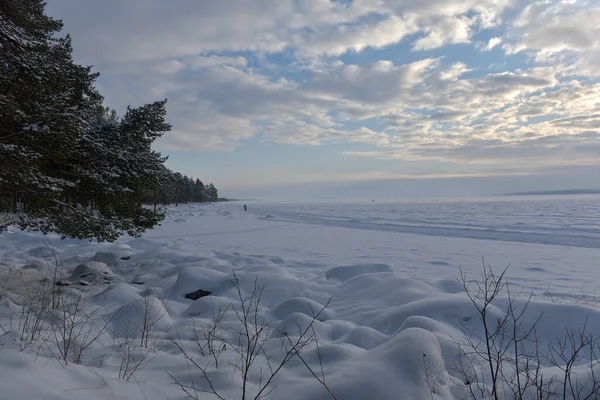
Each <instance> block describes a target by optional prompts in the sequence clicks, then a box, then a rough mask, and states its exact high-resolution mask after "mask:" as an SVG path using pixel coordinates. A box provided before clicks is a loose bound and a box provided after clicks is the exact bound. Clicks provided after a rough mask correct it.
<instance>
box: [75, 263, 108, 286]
mask: <svg viewBox="0 0 600 400" xmlns="http://www.w3.org/2000/svg"><path fill="white" fill-rule="evenodd" d="M113 278H115V274H113V272H112V271H111V270H110V268H108V265H106V264H105V263H103V262H99V261H88V262H86V263H85V264H80V265H78V266H77V267H76V268H75V270H74V271H73V273H72V274H71V276H70V277H69V280H70V281H80V280H83V281H85V282H88V283H91V282H94V283H101V282H102V281H106V282H108V281H110V280H111V279H113Z"/></svg>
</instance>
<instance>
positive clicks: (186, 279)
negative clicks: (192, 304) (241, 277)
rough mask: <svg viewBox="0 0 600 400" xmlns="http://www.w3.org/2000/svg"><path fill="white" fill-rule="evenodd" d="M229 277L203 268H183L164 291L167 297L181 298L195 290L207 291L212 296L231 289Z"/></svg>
mask: <svg viewBox="0 0 600 400" xmlns="http://www.w3.org/2000/svg"><path fill="white" fill-rule="evenodd" d="M232 286H233V285H232V283H231V275H230V274H226V273H224V272H220V271H216V270H214V269H210V268H204V267H185V268H183V269H182V270H181V271H180V272H179V274H178V275H177V281H176V282H175V284H174V285H173V286H171V287H170V288H169V289H167V290H166V292H165V294H166V295H167V296H168V297H175V298H183V297H184V296H185V295H186V294H188V293H191V292H195V291H197V290H200V289H202V290H207V291H209V292H211V293H212V294H216V293H220V292H221V291H223V289H229V288H230V287H232Z"/></svg>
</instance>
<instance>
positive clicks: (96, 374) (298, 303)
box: [0, 203, 600, 400]
mask: <svg viewBox="0 0 600 400" xmlns="http://www.w3.org/2000/svg"><path fill="white" fill-rule="evenodd" d="M311 207H312V208H311ZM344 207H349V206H347V205H346V206H341V205H338V206H330V205H312V206H309V205H304V206H299V205H291V204H287V205H267V204H250V209H249V211H248V212H244V211H243V209H242V207H241V204H236V203H230V204H224V205H223V204H217V205H210V206H201V205H186V206H181V207H178V208H173V209H171V210H170V211H169V213H168V217H167V219H166V221H165V222H164V223H163V225H162V226H161V227H159V228H157V229H155V230H154V231H151V232H148V233H147V234H146V235H144V237H142V238H139V239H131V238H122V239H120V240H119V241H118V242H117V243H115V244H106V243H104V244H98V243H91V242H86V241H78V240H69V239H67V240H64V241H60V240H58V239H57V238H56V237H54V236H50V237H49V238H48V239H47V238H44V237H43V236H41V235H38V234H30V233H24V232H20V231H17V230H12V231H9V232H7V233H3V234H2V235H0V282H1V283H0V293H2V298H1V300H0V301H1V303H0V346H1V347H2V349H1V350H0V398H2V399H3V398H7V399H17V398H31V399H34V398H35V399H38V398H39V399H81V398H97V399H125V398H128V399H177V398H182V399H183V398H186V393H185V392H184V391H183V390H182V389H181V387H180V386H178V385H177V384H174V380H177V381H178V382H180V383H182V384H184V385H186V386H188V388H187V390H188V391H193V389H191V388H190V387H192V386H194V387H196V389H198V390H211V389H210V386H209V385H208V382H207V381H206V379H204V377H203V376H202V374H201V372H200V371H199V370H198V369H197V368H195V367H194V366H193V362H192V361H190V360H188V361H187V362H186V359H185V358H184V356H183V354H182V352H181V350H182V349H183V350H184V351H186V353H187V354H188V356H190V358H193V360H194V361H195V362H197V363H199V365H200V366H201V367H203V368H204V367H205V366H207V367H208V369H207V370H206V371H207V377H208V378H209V379H210V381H211V383H212V385H213V388H214V389H215V391H216V392H218V393H219V394H220V395H221V396H222V397H223V398H227V399H236V398H241V391H242V384H241V382H242V380H243V379H242V375H241V374H240V371H239V370H236V368H235V367H234V366H235V365H239V362H238V361H239V355H238V353H237V352H236V344H237V341H238V339H239V338H240V335H239V328H240V324H239V319H238V315H239V313H240V310H241V308H240V299H239V294H240V293H241V294H242V298H243V299H244V300H245V299H248V298H249V297H250V296H251V294H252V293H253V290H254V289H255V288H256V285H258V287H259V288H261V287H263V286H261V285H264V289H263V290H262V298H261V302H260V303H261V304H260V305H261V308H260V310H259V311H258V313H257V314H258V315H259V317H260V318H258V319H257V320H253V321H258V322H259V325H260V322H261V321H263V322H262V323H263V324H264V325H265V326H268V328H269V330H268V332H267V331H265V332H266V333H267V334H266V335H265V338H266V339H265V343H264V347H262V348H261V349H260V352H259V353H260V354H258V356H257V357H256V361H255V364H254V365H253V367H252V369H251V372H250V373H249V376H248V387H247V390H248V393H250V394H256V393H258V391H259V390H260V387H261V385H264V384H265V377H267V376H268V375H269V373H270V370H269V366H268V364H267V358H268V359H270V360H271V362H272V365H275V366H276V365H278V363H279V362H280V361H281V359H282V357H284V356H285V346H284V347H283V348H284V350H282V344H281V343H282V340H283V341H284V342H285V340H286V335H288V336H287V337H288V338H294V337H297V335H298V332H302V331H303V329H304V328H305V327H308V326H311V329H310V331H309V332H308V333H309V335H308V336H311V337H312V335H314V336H315V337H317V338H318V344H319V346H316V343H314V342H311V343H309V344H307V346H306V347H305V348H304V349H303V352H302V358H299V357H293V358H292V359H291V360H290V361H289V362H288V363H287V364H285V365H284V367H283V368H282V369H281V371H280V372H279V373H278V374H277V375H276V377H275V379H274V381H273V383H274V385H272V386H269V387H270V389H271V388H275V389H274V390H273V391H272V392H271V393H270V394H269V396H268V398H272V399H286V400H292V399H293V400H295V399H297V400H309V399H326V398H331V395H330V394H329V393H328V391H327V390H326V389H325V388H324V385H323V384H322V383H321V382H319V380H318V379H315V376H313V372H314V373H316V375H317V377H319V379H321V380H324V382H325V384H326V386H327V387H328V388H329V390H331V392H332V393H333V394H334V395H335V396H336V398H338V399H350V400H355V399H356V400H359V399H361V400H362V399H431V398H435V399H461V398H469V386H468V385H465V377H464V376H463V375H464V374H463V373H464V372H465V368H462V370H461V368H459V363H458V362H457V361H460V360H461V358H460V357H459V355H460V354H461V353H460V350H459V346H458V345H457V344H458V343H464V342H465V338H466V337H469V336H470V337H472V334H473V333H474V334H476V335H481V334H482V332H483V331H482V324H481V320H480V318H479V316H478V314H477V309H476V308H475V306H474V305H473V303H472V302H471V301H470V300H469V298H468V297H467V296H466V294H465V292H464V290H463V289H462V287H461V286H460V285H459V284H458V282H457V281H456V277H457V276H459V273H460V272H459V266H462V268H463V271H464V272H465V273H466V274H467V277H468V278H469V279H476V278H479V276H480V273H481V256H482V255H484V256H485V257H486V263H488V264H491V265H492V266H493V267H494V268H495V269H496V270H497V271H498V272H500V271H501V270H502V269H503V267H504V266H506V265H507V264H509V263H511V264H512V266H511V267H510V268H509V269H508V270H507V275H506V277H507V281H508V282H510V283H511V284H512V286H511V287H513V288H514V293H517V292H518V289H521V288H524V290H525V291H526V293H529V292H530V291H533V292H534V297H533V299H532V301H531V302H530V303H529V305H528V308H527V311H526V314H525V315H524V318H523V321H524V325H523V329H524V330H526V329H527V327H528V326H531V325H532V324H533V323H534V322H535V321H537V318H538V317H539V316H540V315H542V314H543V315H542V317H541V319H540V320H539V322H538V325H537V326H538V329H537V330H536V335H537V337H538V344H539V343H542V344H543V345H546V344H547V343H550V342H551V341H552V340H555V339H556V338H557V337H558V338H562V337H564V336H565V332H566V331H565V328H572V329H578V328H583V327H584V326H585V329H586V332H592V333H593V332H596V333H599V334H600V310H599V309H598V308H597V303H596V301H595V296H594V295H595V293H598V288H599V287H600V278H599V277H598V275H597V274H596V272H595V268H597V266H598V265H599V264H600V251H599V250H598V248H597V246H596V247H595V248H594V246H591V245H589V244H590V243H591V241H594V240H596V239H598V238H600V234H599V231H598V225H597V223H595V222H593V221H590V220H589V217H588V216H585V215H584V214H581V215H579V218H580V219H579V220H577V218H576V213H575V212H574V215H575V216H574V217H572V220H571V221H572V229H570V230H569V229H568V228H566V227H565V226H563V227H562V231H561V232H562V235H563V237H564V241H563V242H562V243H561V244H562V245H560V246H558V245H557V246H555V245H544V244H540V243H539V242H540V241H535V240H528V241H520V243H516V242H517V240H515V241H507V240H505V239H507V237H504V236H496V237H494V238H492V239H494V240H481V238H480V239H473V238H471V236H472V235H462V236H463V237H448V236H461V235H442V236H439V235H437V236H428V235H423V233H427V232H418V233H420V234H419V235H415V234H412V233H410V232H412V231H406V229H404V228H403V229H370V228H369V229H365V225H366V224H369V226H371V225H377V224H379V225H381V224H382V222H381V221H388V222H389V220H390V215H392V214H394V213H396V214H394V215H396V216H395V217H394V218H395V220H394V221H393V225H398V226H399V225H403V226H414V227H417V228H420V229H421V228H422V229H430V227H431V226H432V224H433V222H432V221H431V220H429V221H427V222H423V221H421V220H420V219H419V218H421V217H419V218H417V216H416V215H415V213H414V212H409V211H407V210H406V209H403V208H402V207H403V206H402V205H396V206H394V207H396V208H395V210H396V211H394V212H393V213H392V211H391V209H390V208H389V207H391V206H387V205H386V206H379V205H371V204H369V205H360V206H359V205H357V206H352V207H349V208H344ZM360 207H362V208H360ZM367 207H370V208H369V209H367ZM444 207H450V206H449V205H445V206H444ZM477 207H479V208H478V211H477V212H478V213H484V211H483V209H484V208H485V206H483V205H478V206H477ZM508 207H509V208H507V209H510V207H512V208H513V209H514V207H515V206H514V204H513V205H512V206H508ZM359 208H360V209H359ZM344 209H345V211H342V210H344ZM360 210H363V211H360ZM398 210H400V211H398ZM402 210H404V211H402ZM454 212H455V215H454V216H453V217H452V218H453V219H454V220H455V221H461V223H460V224H458V222H457V223H455V224H454V225H453V227H448V225H449V223H448V221H447V220H446V221H445V222H444V221H442V222H440V224H439V225H446V226H445V228H444V229H455V230H456V231H458V230H460V229H466V228H464V227H465V226H466V225H468V216H467V215H465V216H464V218H461V217H460V216H459V215H458V214H459V213H460V212H461V211H460V210H456V209H455V210H454ZM463 212H464V211H463ZM398 213H400V216H398V215H397V214H398ZM367 214H368V215H369V217H366V216H365V215H367ZM488 214H489V213H488ZM402 215H403V216H405V217H407V216H408V215H412V216H413V217H412V219H411V220H409V219H406V221H404V222H402V221H403V218H402ZM535 218H538V217H537V216H534V217H530V219H529V225H532V223H531V221H534V222H535V221H538V222H539V218H538V219H535ZM323 220H325V221H326V222H325V223H323V222H321V221H323ZM554 220H555V221H556V220H557V219H556V218H555V219H554ZM332 221H335V222H332ZM340 221H346V222H347V223H344V224H342V223H340ZM348 221H350V222H348ZM378 221H379V222H378ZM482 221H483V220H482V219H479V220H478V222H477V224H471V225H477V230H479V231H484V229H482V227H483V226H484V225H485V221H483V222H482ZM519 221H520V222H514V223H513V222H509V221H508V219H507V221H505V223H504V225H507V224H510V225H511V229H512V230H513V231H515V232H517V234H514V235H513V234H511V235H512V236H511V237H513V238H515V237H523V236H519V235H520V234H519V233H518V232H519V228H518V227H519V226H521V225H519V223H522V224H524V225H525V226H527V223H528V220H527V218H526V217H525V216H524V215H523V214H522V215H521V217H520V218H519ZM388 222H386V224H388ZM538 222H536V224H537V225H540V224H539V223H538ZM552 224H553V226H551V227H546V228H544V229H546V230H545V231H544V232H546V233H544V234H547V232H548V231H550V230H552V234H551V235H552V243H554V242H556V241H558V240H559V238H560V235H559V234H558V233H557V232H556V230H557V229H558V227H556V222H552ZM586 224H587V225H586ZM388 225H389V224H388ZM488 225H490V226H489V228H490V229H492V228H493V229H494V230H498V229H500V228H499V227H498V226H497V225H502V224H500V223H495V224H491V223H490V224H488ZM584 225H585V226H584ZM355 228H361V229H355ZM467 228H468V227H467ZM468 229H472V228H468ZM527 231H528V230H527V229H523V230H522V231H521V234H522V235H526V234H530V233H531V232H529V233H528V232H527ZM535 232H536V233H535V234H536V235H538V236H537V237H538V238H539V237H541V236H539V235H540V229H537V230H536V231H535ZM542 233H543V232H542ZM548 235H549V234H548ZM464 236H467V237H464ZM583 236H585V239H581V241H580V242H579V243H580V244H581V246H565V244H573V243H574V242H577V241H578V240H579V239H580V238H581V237H583ZM478 237H479V236H478ZM532 237H533V236H532ZM530 242H535V243H530ZM56 265H59V267H60V269H59V271H56V272H57V275H58V276H57V280H60V282H61V285H68V286H53V285H49V286H48V284H47V283H45V282H44V281H42V279H43V278H44V277H48V273H49V272H52V273H54V272H55V266H56ZM234 271H235V276H234V274H233V273H234ZM52 278H53V277H52ZM236 279H237V282H238V284H237V286H236V284H235V281H236ZM57 287H58V288H60V293H55V290H52V289H56V288H57ZM238 288H239V293H238V290H237V289H238ZM193 292H196V293H197V295H198V296H203V297H200V298H198V299H197V300H193V299H189V298H186V297H185V296H186V295H189V294H190V293H193ZM208 292H210V294H208V295H206V294H207V293H208ZM53 295H56V297H57V298H59V301H58V303H57V304H56V305H55V307H53V309H52V307H50V309H48V310H45V311H44V312H43V313H41V314H43V315H42V318H40V321H37V319H36V315H40V312H39V310H40V309H41V308H40V302H41V301H42V300H44V301H50V302H52V301H53V297H52V296H53ZM506 301H507V300H506V298H504V297H502V296H501V297H499V298H498V299H497V300H495V301H494V303H493V305H492V306H491V307H490V310H489V315H488V319H489V321H492V325H493V324H494V323H497V321H499V320H501V319H502V318H503V317H504V316H505V315H506V310H507V309H508V306H507V303H506ZM525 304H527V296H523V293H521V296H520V297H519V298H518V299H517V300H516V301H515V303H514V305H515V307H516V308H518V309H522V308H523V306H524V305H525ZM325 306H326V307H325ZM323 307H325V308H324V309H323ZM73 310H75V311H77V312H76V313H71V314H77V316H76V317H71V318H73V319H72V320H71V321H72V322H73V321H74V322H73V323H72V324H71V325H74V326H75V328H76V329H75V331H77V332H80V335H79V336H77V338H76V340H74V341H73V342H74V345H73V348H71V349H70V351H71V352H68V355H67V363H66V364H67V365H65V363H64V362H60V361H59V360H57V358H58V359H60V358H61V357H60V354H61V349H63V347H64V346H62V345H61V341H60V340H57V338H59V339H60V338H62V337H63V336H64V335H62V331H61V329H60V324H59V323H62V324H63V325H62V326H64V323H65V322H64V320H65V315H67V316H70V315H71V314H70V312H71V311H73ZM219 310H221V311H222V314H219ZM321 310H322V312H321V313H320V314H319V315H318V318H317V319H316V320H314V321H313V319H312V317H313V316H314V315H315V314H316V313H318V312H319V311H321ZM36 311H38V312H36ZM236 312H237V313H238V315H236ZM219 315H220V316H222V319H221V320H220V326H219V329H218V334H215V336H214V337H216V338H218V340H217V339H215V340H216V341H217V342H218V343H219V344H220V345H219V346H218V352H219V356H220V357H221V358H220V359H219V368H218V369H217V368H215V365H214V357H213V355H214V354H209V352H208V351H205V354H204V356H202V354H201V352H200V351H199V350H198V349H197V348H196V347H195V345H194V339H195V333H194V332H196V333H197V334H199V335H200V336H201V337H204V336H202V335H203V334H204V333H205V332H206V331H205V328H206V327H207V326H210V325H211V323H212V322H213V320H214V319H215V318H217V316H219ZM250 315H252V317H254V316H256V314H255V313H254V312H252V313H250ZM261 318H262V319H261ZM67 320H68V318H67ZM67 322H68V321H67ZM311 324H312V325H311ZM67 325H68V324H67ZM141 327H142V328H143V327H145V328H144V329H142V328H141ZM23 331H26V332H25V334H23ZM142 331H143V332H144V333H143V334H142V333H141V332H142ZM81 332H83V333H81ZM32 335H33V337H32ZM144 337H145V339H144ZM507 337H508V336H507ZM91 338H93V339H95V340H93V341H92V340H91ZM144 341H145V342H144ZM225 343H226V344H225ZM88 344H89V345H88ZM242 344H243V343H242ZM86 346H87V347H86ZM81 347H83V349H82V348H81ZM241 348H243V346H242V347H241ZM533 348H534V347H533V344H532V343H528V344H527V346H526V350H527V351H531V350H532V349H533ZM463 349H464V348H463ZM204 350H206V348H205V349H204ZM213 350H214V349H213ZM588 353H589V352H588ZM588 353H585V355H587V356H590V354H588ZM507 354H510V351H509V352H508V353H507ZM128 357H129V358H128ZM74 358H76V359H77V362H78V363H73V362H72V361H73V359H74ZM592 358H593V357H592ZM124 360H125V361H129V365H130V366H131V365H134V364H136V362H139V361H140V360H142V361H143V363H142V365H140V366H139V368H138V369H137V370H135V371H133V372H132V371H130V369H131V367H129V370H128V372H131V374H128V373H123V371H124V365H125V364H124ZM462 360H463V361H464V360H467V358H465V356H464V355H463V357H462ZM542 361H543V363H542V364H543V365H542V366H541V367H542V371H543V372H544V373H545V374H546V376H551V375H552V374H553V373H554V372H556V371H557V369H556V368H554V369H553V368H552V366H551V364H552V363H551V362H550V361H549V360H542ZM589 362H590V359H589V357H588V359H586V360H582V361H580V362H579V364H577V365H576V367H578V368H580V369H579V370H577V369H576V371H575V372H580V373H581V375H580V376H582V377H583V376H587V374H588V372H589V371H588V369H589V368H588V369H585V368H586V365H587V364H589ZM305 363H306V365H305ZM586 363H587V364H586ZM136 365H137V364H136ZM307 365H308V366H309V367H310V369H309V368H307ZM470 365H471V366H472V367H473V368H472V369H473V371H472V372H471V373H472V374H475V375H476V376H481V377H483V379H484V380H485V383H487V384H490V382H491V381H490V379H491V378H490V377H489V376H488V375H487V374H486V369H485V367H482V366H481V365H479V364H478V362H477V361H476V360H475V361H471V362H470ZM125 369H127V367H125ZM467 369H468V368H467ZM509 369H510V368H509V367H506V371H508V370H509ZM311 371H312V372H311ZM261 374H262V376H263V378H262V379H263V380H262V381H261ZM475 375H474V376H475ZM323 377H324V378H323ZM119 378H129V379H128V381H125V380H124V379H119ZM581 382H582V384H584V383H586V382H587V381H585V380H582V381H581ZM470 383H472V382H470ZM473 387H474V385H471V388H473ZM270 389H269V390H270ZM197 393H198V395H199V398H205V397H206V398H216V397H215V396H214V395H212V394H207V393H201V392H197ZM263 393H266V391H265V392H263ZM4 396H6V397H4ZM211 396H212V397H211ZM251 398H252V397H251Z"/></svg>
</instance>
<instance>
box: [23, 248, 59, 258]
mask: <svg viewBox="0 0 600 400" xmlns="http://www.w3.org/2000/svg"><path fill="white" fill-rule="evenodd" d="M61 253H62V250H60V249H57V248H56V247H53V246H38V247H34V248H33V249H30V250H28V251H27V254H28V255H30V256H31V257H36V258H44V259H52V258H54V256H56V255H58V254H61Z"/></svg>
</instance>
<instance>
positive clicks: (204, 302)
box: [186, 296, 233, 318]
mask: <svg viewBox="0 0 600 400" xmlns="http://www.w3.org/2000/svg"><path fill="white" fill-rule="evenodd" d="M232 304H233V302H232V300H230V299H228V298H226V297H219V296H205V297H201V298H199V299H198V300H196V301H194V302H193V303H192V304H191V305H190V306H189V307H188V309H187V311H186V312H187V313H188V314H190V315H193V316H196V315H202V316H203V317H206V318H211V317H213V315H216V313H217V312H218V311H222V310H225V309H227V308H229V307H231V306H232Z"/></svg>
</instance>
